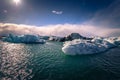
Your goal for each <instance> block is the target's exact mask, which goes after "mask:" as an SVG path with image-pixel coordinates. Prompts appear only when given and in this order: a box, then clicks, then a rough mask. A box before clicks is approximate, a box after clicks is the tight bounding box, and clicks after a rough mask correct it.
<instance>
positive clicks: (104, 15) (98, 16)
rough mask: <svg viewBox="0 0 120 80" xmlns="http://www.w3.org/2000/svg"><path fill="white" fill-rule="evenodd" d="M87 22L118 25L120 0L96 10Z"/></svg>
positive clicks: (99, 24)
mask: <svg viewBox="0 0 120 80" xmlns="http://www.w3.org/2000/svg"><path fill="white" fill-rule="evenodd" d="M89 23H90V24H93V25H97V26H104V27H120V0H115V1H114V2H113V3H111V4H110V5H109V6H108V7H107V8H105V9H103V10H100V11H97V12H96V13H95V15H94V16H93V18H92V19H91V20H90V21H89ZM87 24H88V22H87Z"/></svg>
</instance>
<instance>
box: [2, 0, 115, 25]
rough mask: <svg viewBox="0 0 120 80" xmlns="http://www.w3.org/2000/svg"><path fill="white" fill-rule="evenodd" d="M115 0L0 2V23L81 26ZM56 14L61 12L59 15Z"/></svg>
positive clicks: (27, 0)
mask: <svg viewBox="0 0 120 80" xmlns="http://www.w3.org/2000/svg"><path fill="white" fill-rule="evenodd" d="M114 1H115V0H21V4H19V5H17V6H16V5H15V4H14V3H13V1H12V0H0V22H7V23H18V24H29V25H49V24H65V23H70V24H81V23H83V22H86V21H88V20H90V19H92V18H93V17H94V15H95V14H96V13H97V12H98V11H100V10H103V9H104V8H107V7H108V6H109V5H110V4H112V3H113V2H114ZM53 11H56V13H59V12H62V13H61V14H56V13H54V12H53Z"/></svg>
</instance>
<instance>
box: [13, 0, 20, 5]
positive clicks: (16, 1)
mask: <svg viewBox="0 0 120 80" xmlns="http://www.w3.org/2000/svg"><path fill="white" fill-rule="evenodd" d="M13 1H14V3H15V4H16V5H18V4H19V3H20V2H21V0H13Z"/></svg>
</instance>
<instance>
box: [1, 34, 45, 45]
mask: <svg viewBox="0 0 120 80" xmlns="http://www.w3.org/2000/svg"><path fill="white" fill-rule="evenodd" d="M3 41H7V42H13V43H41V44H43V43H45V40H44V39H42V38H41V37H40V36H36V35H20V36H16V35H12V34H9V35H8V36H7V37H5V38H3Z"/></svg>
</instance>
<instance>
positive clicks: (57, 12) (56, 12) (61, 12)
mask: <svg viewBox="0 0 120 80" xmlns="http://www.w3.org/2000/svg"><path fill="white" fill-rule="evenodd" d="M52 13H54V14H57V15H60V14H63V11H55V10H53V11H52Z"/></svg>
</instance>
